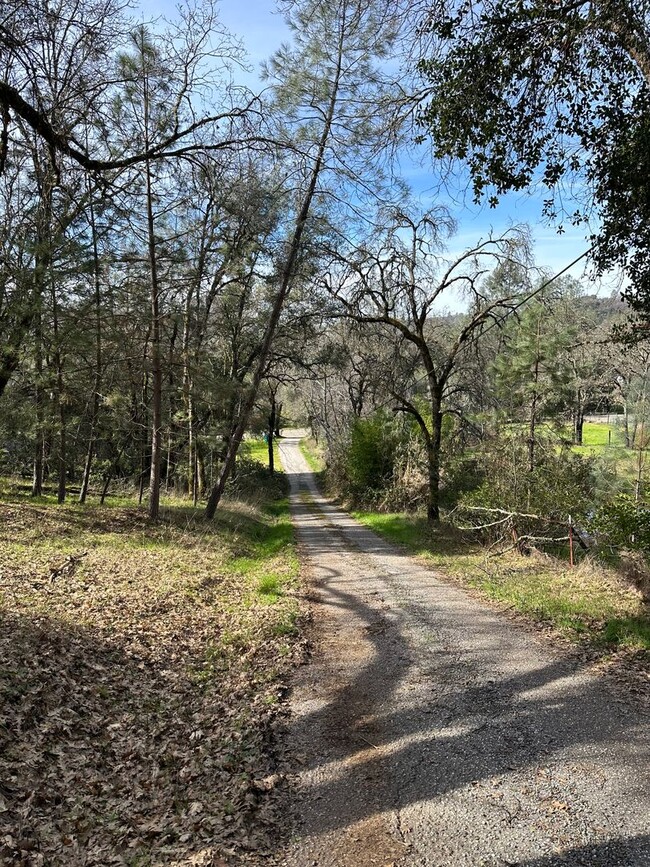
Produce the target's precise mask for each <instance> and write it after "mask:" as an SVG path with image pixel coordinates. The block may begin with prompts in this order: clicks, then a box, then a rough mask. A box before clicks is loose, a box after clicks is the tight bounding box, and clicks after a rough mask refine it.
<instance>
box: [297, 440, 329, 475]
mask: <svg viewBox="0 0 650 867" xmlns="http://www.w3.org/2000/svg"><path fill="white" fill-rule="evenodd" d="M300 452H301V454H302V456H303V457H304V459H305V460H306V461H307V464H308V465H309V469H310V470H311V471H312V472H313V473H322V472H323V470H324V469H325V458H324V457H323V452H322V449H321V448H320V446H319V445H318V443H317V442H316V440H314V439H312V438H311V437H306V438H305V439H302V440H300Z"/></svg>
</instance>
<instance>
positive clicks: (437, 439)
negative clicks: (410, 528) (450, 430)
mask: <svg viewBox="0 0 650 867" xmlns="http://www.w3.org/2000/svg"><path fill="white" fill-rule="evenodd" d="M431 417H432V427H433V430H432V431H431V436H430V438H429V439H428V441H427V463H428V476H429V493H428V498H427V521H428V522H429V523H430V524H431V523H435V522H436V521H439V520H440V446H441V444H442V413H441V412H440V402H439V401H438V400H435V399H434V400H432V401H431Z"/></svg>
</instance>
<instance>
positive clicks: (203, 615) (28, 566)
mask: <svg viewBox="0 0 650 867" xmlns="http://www.w3.org/2000/svg"><path fill="white" fill-rule="evenodd" d="M241 519H242V522H243V524H244V525H246V526H247V528H248V529H247V531H242V532H238V530H237V527H238V516H237V513H236V511H234V512H233V513H232V514H231V516H230V526H229V527H228V528H224V527H221V528H220V529H219V528H216V529H215V528H212V527H210V526H207V525H205V524H202V523H201V522H200V521H198V522H197V523H196V525H194V524H193V523H192V522H191V520H190V519H188V517H187V515H186V514H185V513H182V512H179V515H177V516H176V517H175V518H174V519H173V520H171V521H169V520H168V522H167V523H164V524H163V525H162V526H161V527H156V528H149V527H148V526H147V525H146V523H145V522H144V520H143V518H142V515H141V513H139V512H137V511H136V510H127V509H119V510H118V509H116V510H111V511H110V512H108V513H107V512H100V511H99V510H93V509H90V510H85V511H82V510H79V509H74V508H70V509H68V508H66V509H63V510H57V509H56V507H53V506H33V505H30V504H20V505H0V619H1V628H0V666H1V669H0V699H1V702H2V705H1V716H0V756H1V759H0V762H1V764H2V774H1V775H0V862H2V863H5V864H15V865H25V867H27V865H29V867H32V865H34V867H37V865H70V867H73V865H84V867H91V865H106V867H109V865H128V867H145V865H158V864H161V865H162V864H170V865H178V867H181V865H183V867H184V865H201V867H207V865H220V864H226V863H232V861H233V860H234V861H240V860H242V859H243V860H246V859H247V853H251V854H250V858H251V860H254V859H255V857H258V856H263V855H264V853H265V852H267V851H268V849H269V847H270V846H271V839H270V835H271V834H272V833H273V825H274V822H275V821H276V820H277V816H276V815H275V803H274V799H273V793H274V789H275V785H276V782H277V781H278V775H277V774H274V771H275V770H276V769H275V767H274V763H273V757H272V754H271V750H270V748H269V742H268V741H269V727H270V723H271V721H272V718H273V716H274V714H275V713H276V707H277V698H278V695H279V694H280V692H281V690H282V678H283V675H284V674H285V673H286V672H287V670H288V668H289V667H290V666H291V665H292V664H293V663H294V662H295V661H296V660H297V659H298V658H299V656H300V654H301V652H302V651H301V647H300V642H299V641H298V640H297V639H296V637H295V636H294V635H293V633H292V630H291V624H292V623H293V621H294V620H295V617H296V615H297V613H298V603H297V601H296V596H295V594H293V593H292V592H291V587H292V582H295V572H296V565H295V559H294V560H292V559H291V556H288V555H287V554H285V553H279V554H276V555H275V556H274V557H272V558H271V560H270V561H269V560H268V558H267V561H265V562H263V563H254V564H253V566H252V567H251V568H249V570H248V573H249V574H236V573H233V572H232V568H231V566H229V564H230V563H231V562H232V558H233V557H234V556H253V557H254V555H255V549H254V543H253V542H251V540H250V528H251V526H253V524H254V522H255V521H257V520H258V519H259V516H256V515H252V514H251V513H250V510H248V511H247V510H245V509H244V510H243V511H242V515H241ZM260 528H262V529H263V525H262V524H261V523H260ZM80 552H85V553H86V556H84V558H83V559H82V560H80V561H78V562H77V563H76V567H75V568H74V569H68V570H65V569H64V570H63V571H62V572H61V573H60V574H57V575H56V577H55V579H54V580H51V579H50V575H51V572H52V570H56V569H57V568H58V567H59V566H60V565H61V564H62V563H65V561H66V558H69V557H70V556H71V555H72V556H74V555H75V554H76V553H80ZM260 568H264V569H271V570H272V572H273V574H274V575H276V576H280V578H281V579H282V580H283V582H284V587H285V592H284V593H283V594H282V595H279V596H274V597H273V599H272V600H268V599H264V598H262V597H261V596H260V594H259V593H256V592H255V586H256V582H257V581H258V572H259V569H260ZM256 569H257V572H256ZM245 571H246V570H244V572H245ZM256 853H257V854H256Z"/></svg>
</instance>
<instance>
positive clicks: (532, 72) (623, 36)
mask: <svg viewBox="0 0 650 867" xmlns="http://www.w3.org/2000/svg"><path fill="white" fill-rule="evenodd" d="M649 8H650V7H649V4H648V2H647V0H611V2H609V0H569V2H549V0H483V2H474V0H458V2H456V0H449V2H448V3H446V4H445V0H443V8H442V9H441V8H440V6H439V5H436V8H435V10H434V9H432V10H431V14H430V16H429V17H428V19H427V23H426V25H425V30H426V31H427V33H428V34H429V35H430V36H431V42H430V43H429V49H428V50H427V52H426V53H427V56H426V57H424V58H423V59H422V60H421V61H420V63H419V68H420V71H421V73H422V74H423V75H424V77H425V79H427V82H428V84H427V90H426V94H427V95H426V97H425V98H424V99H423V101H422V102H421V105H420V111H419V120H420V123H421V124H422V125H423V126H424V127H425V128H426V129H427V131H428V133H429V134H430V135H431V137H432V139H433V142H434V150H435V152H436V154H437V156H439V157H449V156H451V157H455V158H460V159H463V160H466V161H467V164H468V166H469V170H470V174H471V179H472V184H473V189H474V194H475V197H476V199H477V200H482V199H484V198H486V197H487V198H488V200H489V202H490V203H491V204H492V205H495V204H496V202H497V200H498V197H499V196H500V195H502V194H504V193H506V192H508V191H510V190H521V189H524V188H526V187H529V186H530V185H531V184H535V183H538V182H539V181H540V180H541V183H542V184H543V185H544V186H545V187H546V188H547V189H548V190H550V191H551V196H550V197H549V198H548V199H547V200H546V202H545V210H546V213H547V215H548V216H549V217H551V218H554V219H555V218H558V219H565V218H567V217H568V218H569V219H571V220H572V221H573V222H576V223H577V222H580V221H582V220H583V219H584V218H585V217H586V215H587V214H588V213H589V211H590V210H592V209H593V208H595V210H596V213H597V215H598V217H599V220H600V229H599V232H598V235H597V236H596V237H594V238H593V241H594V244H595V247H594V259H595V262H596V265H597V267H598V269H599V270H600V271H601V272H602V271H604V270H606V269H608V268H611V267H613V266H620V267H622V268H623V269H624V271H625V272H626V274H627V275H628V277H629V278H630V281H631V288H630V290H628V295H629V300H630V302H631V303H632V306H633V307H635V308H636V310H637V311H639V312H640V313H642V314H645V317H646V318H648V317H650V264H649V263H650V258H649V256H648V253H649V252H650V233H649V232H648V228H647V227H648V225H650V180H649V179H650V17H649ZM576 178H577V179H578V180H579V181H580V183H581V184H582V183H584V182H585V181H586V189H587V191H588V195H587V198H586V199H585V198H583V199H581V198H580V196H578V197H577V201H578V205H577V206H576V205H575V204H574V205H572V206H571V209H569V210H570V212H569V213H567V209H566V208H565V207H564V205H563V202H562V187H563V185H562V182H563V181H564V182H567V181H568V180H570V179H576ZM573 201H574V202H575V201H576V198H575V197H574V198H573ZM573 208H576V210H572V209H573ZM571 210H572V212H571Z"/></svg>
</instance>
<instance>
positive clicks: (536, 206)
mask: <svg viewBox="0 0 650 867" xmlns="http://www.w3.org/2000/svg"><path fill="white" fill-rule="evenodd" d="M139 5H140V8H141V9H142V12H143V14H144V16H145V17H154V16H156V15H160V14H163V15H165V16H166V17H168V18H172V17H173V15H174V9H175V2H174V0H157V2H156V0H140V3H139ZM219 9H220V15H221V20H222V21H223V23H224V24H225V25H226V27H227V28H228V29H229V30H230V31H231V32H232V33H233V34H234V35H235V36H237V37H238V38H239V39H241V41H242V43H243V45H244V47H245V49H246V51H247V54H248V60H249V63H250V64H251V66H252V67H253V72H252V73H251V74H243V73H242V74H238V79H239V80H240V81H242V83H245V84H247V85H248V86H250V87H252V88H255V87H256V85H257V86H259V87H262V85H261V84H259V78H258V70H259V66H260V63H261V62H262V61H263V60H264V59H265V58H267V57H269V56H270V55H271V54H272V53H273V52H274V50H275V49H277V48H278V47H279V46H280V44H281V43H282V42H283V41H287V40H288V39H289V38H290V33H289V31H288V29H287V27H286V25H285V23H284V20H283V18H282V16H281V15H280V14H279V13H278V12H277V11H276V8H275V2H274V0H221V2H220V3H219ZM402 163H403V168H404V173H405V177H406V179H407V181H408V183H409V184H410V185H411V187H412V189H413V191H414V193H415V194H416V195H418V196H419V198H420V200H421V201H422V203H423V205H424V206H427V205H429V204H432V203H433V202H434V201H435V200H436V198H435V197H436V195H437V194H436V193H435V186H436V177H435V175H434V172H433V169H432V167H431V165H430V164H429V165H427V162H426V159H425V160H423V161H422V163H421V164H416V163H415V162H409V160H408V159H407V158H405V159H404V160H403V161H402ZM465 199H466V203H465V204H460V203H455V204H454V205H453V214H454V217H455V219H456V221H457V223H458V234H457V236H456V237H455V239H454V240H453V241H452V243H451V245H450V246H451V249H452V250H453V251H455V250H460V249H464V248H466V247H468V246H472V245H473V244H475V243H476V242H477V241H478V240H479V239H480V238H481V237H485V235H486V234H487V233H488V232H489V231H490V230H494V231H495V232H497V233H498V232H500V231H503V230H504V229H506V228H507V227H508V226H510V225H512V224H519V223H528V224H529V225H530V227H531V229H532V234H533V238H534V242H535V257H536V260H537V264H538V265H539V266H540V267H542V268H544V269H545V270H548V271H552V272H553V273H555V272H557V271H559V270H561V269H562V268H564V267H565V266H566V265H567V264H568V263H569V262H571V261H572V260H573V259H575V258H577V257H578V256H579V255H580V254H581V253H582V252H583V251H584V250H586V249H587V248H588V246H589V242H588V241H587V240H586V239H585V232H583V231H580V230H577V229H575V228H573V227H571V226H566V227H565V229H566V231H565V233H564V234H561V235H560V234H557V233H556V232H555V230H554V228H553V227H552V226H549V225H548V224H546V223H545V222H544V220H543V219H542V213H541V212H542V197H541V196H540V195H530V194H511V195H508V196H507V197H505V198H504V199H503V201H502V202H501V203H500V205H499V206H498V207H497V208H488V207H477V206H476V205H473V204H472V203H471V195H470V194H468V195H467V196H466V197H465ZM583 270H584V260H583V263H581V264H580V265H579V266H576V267H575V268H573V269H572V271H571V272H570V273H572V275H573V276H575V277H581V275H582V274H583ZM615 285H616V281H615V278H614V277H612V278H611V279H609V280H607V281H604V282H603V283H602V285H601V286H599V287H597V286H593V285H592V286H590V287H589V288H588V291H589V292H594V291H598V292H599V293H600V294H609V293H610V292H611V291H613V290H614V289H615Z"/></svg>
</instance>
